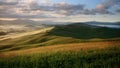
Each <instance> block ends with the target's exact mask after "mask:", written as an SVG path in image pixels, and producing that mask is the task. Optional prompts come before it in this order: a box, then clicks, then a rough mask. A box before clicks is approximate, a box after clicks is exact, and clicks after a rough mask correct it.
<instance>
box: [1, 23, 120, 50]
mask: <svg viewBox="0 0 120 68" xmlns="http://www.w3.org/2000/svg"><path fill="white" fill-rule="evenodd" d="M31 33H32V32H31ZM109 40H120V29H114V28H105V27H91V26H90V25H86V24H70V25H60V26H55V28H54V29H52V30H51V31H47V32H45V33H36V34H32V35H28V36H24V37H20V38H14V39H6V40H2V41H0V49H1V50H0V51H3V50H5V51H6V50H20V49H25V48H26V49H27V48H33V47H41V46H48V45H56V44H69V43H81V42H91V41H93V42H94V41H109Z"/></svg>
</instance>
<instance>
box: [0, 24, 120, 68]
mask: <svg viewBox="0 0 120 68" xmlns="http://www.w3.org/2000/svg"><path fill="white" fill-rule="evenodd" d="M44 30H46V29H44ZM44 30H42V32H41V30H36V31H31V32H28V33H24V34H18V35H15V36H14V35H13V37H11V38H6V39H4V40H3V39H2V40H0V68H120V65H119V63H120V29H116V28H115V29H114V28H106V27H96V26H90V25H86V24H69V25H56V26H55V27H54V28H52V29H50V30H47V31H44ZM18 36H19V37H18Z"/></svg>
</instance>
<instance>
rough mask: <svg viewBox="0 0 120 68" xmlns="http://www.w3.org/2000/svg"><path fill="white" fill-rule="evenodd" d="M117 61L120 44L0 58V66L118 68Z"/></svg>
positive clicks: (14, 67)
mask: <svg viewBox="0 0 120 68" xmlns="http://www.w3.org/2000/svg"><path fill="white" fill-rule="evenodd" d="M27 53H29V52H27ZM0 56H1V55H0ZM119 63H120V46H115V47H108V48H102V49H99V48H96V49H92V48H88V49H86V50H84V49H83V50H81V49H79V50H78V51H73V50H69V51H56V52H46V53H32V54H24V55H18V56H17V55H16V56H14V54H13V55H12V56H9V57H1V58H0V68H119V67H120V65H119Z"/></svg>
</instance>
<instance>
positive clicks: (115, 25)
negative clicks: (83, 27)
mask: <svg viewBox="0 0 120 68" xmlns="http://www.w3.org/2000/svg"><path fill="white" fill-rule="evenodd" d="M82 23H86V24H89V25H94V26H100V27H109V28H120V22H96V21H91V22H82Z"/></svg>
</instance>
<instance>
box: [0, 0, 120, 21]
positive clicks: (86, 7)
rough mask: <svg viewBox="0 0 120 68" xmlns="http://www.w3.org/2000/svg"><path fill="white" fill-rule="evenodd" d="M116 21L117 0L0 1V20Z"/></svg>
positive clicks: (119, 7)
mask: <svg viewBox="0 0 120 68" xmlns="http://www.w3.org/2000/svg"><path fill="white" fill-rule="evenodd" d="M21 18H22V19H31V20H36V21H55V22H83V21H107V22H108V21H109V22H115V21H120V0H0V20H13V19H21Z"/></svg>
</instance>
